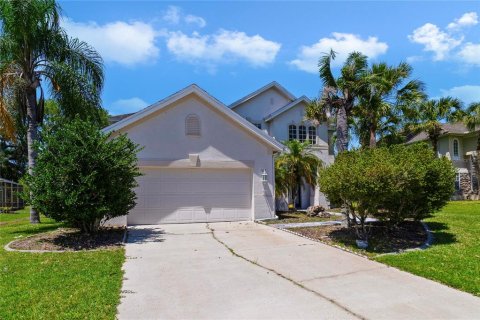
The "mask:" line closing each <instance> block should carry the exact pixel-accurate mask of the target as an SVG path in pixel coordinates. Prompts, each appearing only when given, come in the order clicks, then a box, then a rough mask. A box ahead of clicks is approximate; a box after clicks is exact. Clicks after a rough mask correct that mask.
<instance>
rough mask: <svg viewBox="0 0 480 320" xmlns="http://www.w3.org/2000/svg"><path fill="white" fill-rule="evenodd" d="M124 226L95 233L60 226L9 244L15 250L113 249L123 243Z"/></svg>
mask: <svg viewBox="0 0 480 320" xmlns="http://www.w3.org/2000/svg"><path fill="white" fill-rule="evenodd" d="M124 234H125V229H124V228H104V229H101V230H99V231H98V232H97V233H95V234H85V233H81V232H79V231H78V229H73V228H60V229H57V230H55V231H53V232H48V233H40V234H37V235H34V236H31V237H28V238H25V239H19V240H16V241H14V242H12V243H11V244H10V248H12V249H17V250H46V251H82V250H99V249H102V250H105V249H115V248H118V247H120V246H122V245H123V237H124Z"/></svg>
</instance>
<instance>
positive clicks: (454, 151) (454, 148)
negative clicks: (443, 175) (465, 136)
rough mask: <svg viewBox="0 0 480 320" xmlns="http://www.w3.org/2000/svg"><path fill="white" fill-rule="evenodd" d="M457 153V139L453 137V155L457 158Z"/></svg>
mask: <svg viewBox="0 0 480 320" xmlns="http://www.w3.org/2000/svg"><path fill="white" fill-rule="evenodd" d="M458 155H459V152H458V140H457V139H453V157H454V158H457V159H458Z"/></svg>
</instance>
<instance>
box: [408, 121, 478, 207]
mask: <svg viewBox="0 0 480 320" xmlns="http://www.w3.org/2000/svg"><path fill="white" fill-rule="evenodd" d="M477 136H478V130H477V131H474V132H471V131H468V129H467V128H466V127H465V125H463V124H462V123H445V124H443V125H442V135H441V136H440V138H439V140H438V156H445V157H447V158H448V159H450V160H451V161H452V164H453V165H454V167H455V169H456V171H457V174H456V178H455V194H454V196H453V198H454V199H458V200H460V199H478V187H479V186H478V181H477V178H476V175H475V167H474V160H473V159H474V157H475V156H476V149H477ZM419 141H428V137H427V134H426V133H425V132H420V133H419V134H417V135H415V136H413V137H412V138H411V139H409V140H408V142H407V143H414V142H419Z"/></svg>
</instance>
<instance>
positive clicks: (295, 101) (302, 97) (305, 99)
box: [264, 96, 310, 122]
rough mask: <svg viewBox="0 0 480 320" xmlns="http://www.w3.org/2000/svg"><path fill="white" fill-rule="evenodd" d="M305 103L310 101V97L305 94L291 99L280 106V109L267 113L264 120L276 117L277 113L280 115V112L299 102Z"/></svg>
mask: <svg viewBox="0 0 480 320" xmlns="http://www.w3.org/2000/svg"><path fill="white" fill-rule="evenodd" d="M302 102H304V103H306V104H309V103H310V99H308V98H307V97H306V96H301V97H300V98H298V99H296V100H293V101H292V102H290V103H289V104H287V105H285V106H283V107H281V108H280V109H278V110H276V111H275V112H272V113H271V114H269V115H268V116H266V117H265V119H264V120H265V121H266V122H268V121H271V120H272V119H274V118H276V117H278V116H279V115H281V114H282V113H284V112H286V111H288V110H290V109H292V108H294V107H295V106H297V105H298V104H299V103H302Z"/></svg>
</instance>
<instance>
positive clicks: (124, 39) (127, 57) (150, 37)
mask: <svg viewBox="0 0 480 320" xmlns="http://www.w3.org/2000/svg"><path fill="white" fill-rule="evenodd" d="M62 24H63V27H64V28H65V29H66V31H67V33H68V34H69V35H70V36H72V37H76V38H79V39H80V40H83V41H85V42H87V43H88V44H89V45H91V46H92V47H94V48H95V49H96V50H97V51H98V52H99V53H100V54H101V55H102V57H103V59H104V60H105V61H107V62H115V63H119V64H123V65H128V66H131V65H134V64H137V63H141V62H147V61H152V60H155V59H156V58H157V57H158V54H159V51H160V50H159V48H158V47H157V46H156V45H155V37H156V33H155V30H154V29H153V27H152V26H150V25H148V24H146V23H143V22H138V21H137V22H131V23H127V22H123V21H116V22H111V23H107V24H104V25H99V24H97V23H96V22H87V23H83V22H74V21H73V20H69V19H65V20H63V22H62Z"/></svg>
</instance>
